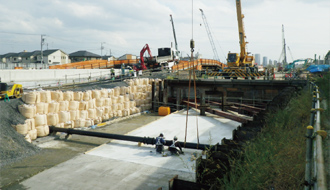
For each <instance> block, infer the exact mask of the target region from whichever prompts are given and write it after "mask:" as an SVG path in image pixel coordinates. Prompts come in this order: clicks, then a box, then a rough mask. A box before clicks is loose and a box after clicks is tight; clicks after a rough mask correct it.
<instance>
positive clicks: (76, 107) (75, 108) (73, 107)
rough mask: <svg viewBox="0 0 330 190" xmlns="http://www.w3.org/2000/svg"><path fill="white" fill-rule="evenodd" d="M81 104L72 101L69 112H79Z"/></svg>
mask: <svg viewBox="0 0 330 190" xmlns="http://www.w3.org/2000/svg"><path fill="white" fill-rule="evenodd" d="M79 105H80V104H79V102H78V101H70V102H69V110H78V109H79Z"/></svg>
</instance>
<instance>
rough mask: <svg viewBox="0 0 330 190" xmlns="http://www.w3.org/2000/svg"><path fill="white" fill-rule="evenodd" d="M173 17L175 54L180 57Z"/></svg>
mask: <svg viewBox="0 0 330 190" xmlns="http://www.w3.org/2000/svg"><path fill="white" fill-rule="evenodd" d="M170 17H171V23H172V28H173V36H174V43H175V49H176V51H175V54H176V56H179V49H178V42H177V41H176V35H175V28H174V22H173V18H172V15H170Z"/></svg>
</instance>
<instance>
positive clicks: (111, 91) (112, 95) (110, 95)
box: [108, 89, 115, 98]
mask: <svg viewBox="0 0 330 190" xmlns="http://www.w3.org/2000/svg"><path fill="white" fill-rule="evenodd" d="M114 92H115V91H114V90H113V89H108V97H110V98H112V97H114V96H115V94H114Z"/></svg>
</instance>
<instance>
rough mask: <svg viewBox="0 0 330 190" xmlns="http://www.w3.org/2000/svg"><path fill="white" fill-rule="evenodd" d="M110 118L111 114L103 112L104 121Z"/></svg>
mask: <svg viewBox="0 0 330 190" xmlns="http://www.w3.org/2000/svg"><path fill="white" fill-rule="evenodd" d="M109 119H110V117H109V114H103V115H102V121H107V120H109Z"/></svg>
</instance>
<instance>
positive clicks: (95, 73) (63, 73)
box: [0, 69, 128, 82]
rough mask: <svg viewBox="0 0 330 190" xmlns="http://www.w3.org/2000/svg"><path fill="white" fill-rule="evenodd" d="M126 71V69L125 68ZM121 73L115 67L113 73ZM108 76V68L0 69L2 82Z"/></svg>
mask: <svg viewBox="0 0 330 190" xmlns="http://www.w3.org/2000/svg"><path fill="white" fill-rule="evenodd" d="M126 73H128V70H126ZM119 74H121V70H120V69H115V75H116V76H118V75H119ZM107 75H108V76H109V75H110V69H40V70H7V69H6V70H0V77H1V81H2V82H22V81H23V82H26V81H38V80H66V79H78V78H88V77H91V78H93V77H100V76H107Z"/></svg>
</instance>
